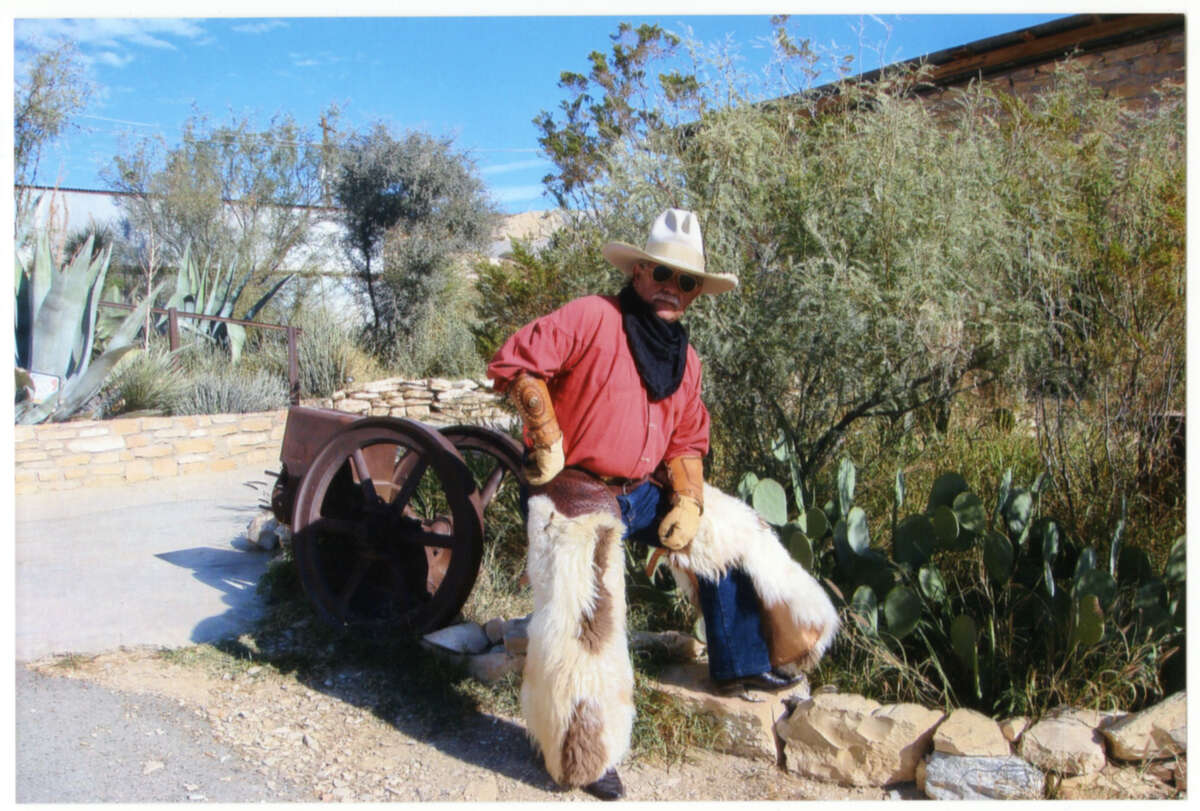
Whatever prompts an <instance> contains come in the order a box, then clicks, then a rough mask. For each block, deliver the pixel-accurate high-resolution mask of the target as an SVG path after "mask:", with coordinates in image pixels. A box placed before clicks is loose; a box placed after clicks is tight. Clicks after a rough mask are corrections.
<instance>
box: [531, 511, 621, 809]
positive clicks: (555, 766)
mask: <svg viewBox="0 0 1200 811" xmlns="http://www.w3.org/2000/svg"><path fill="white" fill-rule="evenodd" d="M613 506H614V507H615V502H613ZM623 531H624V526H623V525H622V523H621V520H620V518H618V517H617V516H616V515H614V514H612V513H611V512H610V511H608V510H601V511H599V512H588V513H585V514H582V515H578V516H576V517H568V516H567V515H564V514H563V513H562V512H560V511H559V510H558V509H557V508H556V507H555V505H554V502H553V501H552V500H551V499H550V498H549V497H548V496H546V495H535V496H533V497H532V498H530V499H529V517H528V533H529V561H528V573H529V582H530V585H531V586H532V589H533V616H532V618H531V620H530V622H529V649H528V652H527V653H526V658H525V672H524V678H523V680H522V684H521V712H522V714H523V715H524V717H525V724H526V727H527V729H528V731H529V735H530V737H532V738H533V740H534V742H535V743H536V745H537V748H538V749H540V750H541V752H542V755H543V757H544V758H545V762H546V770H547V771H548V772H549V773H550V776H551V777H553V778H554V780H555V781H556V782H558V783H559V784H560V785H564V786H583V785H587V784H588V783H591V782H593V781H595V780H598V779H599V778H601V777H602V776H603V775H604V773H605V772H606V771H608V769H609V768H612V767H615V766H616V765H617V763H619V762H620V761H621V759H622V758H624V757H625V755H626V754H627V753H628V751H629V744H630V737H631V735H632V732H633V667H632V665H631V664H630V661H629V647H628V643H627V641H626V631H625V554H624V551H623V549H622V545H621V535H622V534H623Z"/></svg>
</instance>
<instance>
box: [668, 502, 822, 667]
mask: <svg viewBox="0 0 1200 811" xmlns="http://www.w3.org/2000/svg"><path fill="white" fill-rule="evenodd" d="M667 561H668V564H669V565H670V568H671V574H672V575H674V577H675V582H676V583H677V584H678V585H679V587H680V588H681V589H682V590H683V592H684V593H685V594H687V595H688V597H689V598H690V599H691V601H692V603H693V604H694V605H696V606H697V607H698V606H699V604H700V602H699V595H698V594H697V593H696V583H695V582H694V580H693V579H692V577H691V575H698V576H700V577H704V578H706V579H708V580H718V579H720V577H721V576H722V575H723V574H724V573H725V572H727V571H728V570H729V569H731V568H735V567H736V568H740V569H741V570H742V571H743V572H745V573H746V574H747V575H749V577H750V580H751V582H752V583H753V584H754V590H755V591H756V592H757V593H758V598H759V601H760V602H761V603H762V607H763V612H762V629H763V636H764V637H765V638H766V641H767V647H768V648H769V650H770V654H771V665H772V667H775V668H778V669H780V670H782V671H784V672H792V673H794V672H796V671H797V670H807V669H808V668H810V667H812V666H814V665H815V664H816V663H817V662H818V661H820V659H821V657H822V656H823V655H824V654H825V651H826V650H827V649H828V648H829V645H830V643H831V642H832V641H833V637H834V635H835V634H836V633H837V629H838V614H837V609H836V608H834V606H833V602H832V601H831V600H830V599H829V595H828V594H826V593H825V589H823V588H822V587H821V584H820V583H818V582H817V581H816V580H815V579H814V578H813V576H812V575H810V574H809V573H808V571H807V570H805V568H804V567H803V566H801V565H800V564H799V563H797V562H796V561H795V560H793V559H792V556H791V555H789V554H788V551H787V549H785V548H784V546H783V544H782V543H780V541H779V537H778V536H777V535H776V534H775V531H774V530H772V529H771V527H770V526H769V525H768V524H767V523H766V522H765V521H763V520H762V518H760V517H759V515H758V513H757V512H755V511H754V508H753V507H751V506H749V505H748V504H746V503H745V502H743V501H741V500H739V499H737V498H734V497H733V496H730V495H726V494H725V493H722V492H721V491H720V490H718V489H716V488H715V487H712V486H711V485H707V484H706V485H705V486H704V514H703V515H702V516H701V517H700V528H699V530H698V531H697V533H696V538H695V539H694V540H693V541H692V543H691V545H690V546H688V547H687V548H686V549H684V550H683V551H682V552H672V553H671V554H670V555H668V557H667Z"/></svg>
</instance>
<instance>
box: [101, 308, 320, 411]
mask: <svg viewBox="0 0 1200 811" xmlns="http://www.w3.org/2000/svg"><path fill="white" fill-rule="evenodd" d="M100 306H101V307H115V308H116V309H118V310H133V309H135V308H136V305H134V304H122V303H120V302H116V301H102V302H100ZM150 312H151V313H154V314H155V315H165V316H166V317H167V341H168V343H169V345H170V347H171V351H172V352H174V351H175V350H176V349H178V348H179V319H180V318H196V319H199V320H201V321H218V322H220V323H222V324H238V325H240V326H243V327H258V328H259V329H270V330H277V331H278V330H282V331H284V332H286V333H287V342H288V397H289V398H290V400H291V404H292V405H300V356H299V354H297V351H296V345H297V342H298V341H299V338H300V333H301V332H303V330H301V329H300V327H292V326H287V325H285V324H264V323H262V322H260V321H246V320H245V319H241V318H225V317H224V316H219V315H205V314H204V313H189V312H187V311H186V310H178V309H176V308H174V307H168V308H165V309H164V308H162V307H152V308H150Z"/></svg>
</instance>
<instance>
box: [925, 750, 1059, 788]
mask: <svg viewBox="0 0 1200 811" xmlns="http://www.w3.org/2000/svg"><path fill="white" fill-rule="evenodd" d="M917 784H918V785H919V786H921V789H922V791H924V792H925V796H927V797H929V798H930V799H931V800H1040V799H1043V798H1044V796H1045V792H1046V777H1045V775H1043V774H1042V773H1041V772H1040V771H1039V770H1038V769H1036V768H1034V767H1033V766H1031V765H1030V764H1029V763H1026V762H1025V761H1024V760H1022V759H1021V758H1019V757H1016V756H1015V755H1005V756H1003V757H964V756H962V755H951V754H946V753H944V752H933V753H931V754H930V755H929V757H928V758H927V759H926V760H925V761H923V762H922V763H921V765H920V766H919V767H918V779H917Z"/></svg>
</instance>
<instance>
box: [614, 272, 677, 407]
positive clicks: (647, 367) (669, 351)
mask: <svg viewBox="0 0 1200 811" xmlns="http://www.w3.org/2000/svg"><path fill="white" fill-rule="evenodd" d="M617 301H618V302H619V303H620V305H621V319H622V321H623V322H624V324H625V337H626V338H628V339H629V350H630V351H631V352H632V353H633V362H634V364H635V365H636V366H637V370H638V375H639V376H641V378H642V383H643V384H644V385H645V386H646V391H647V392H649V393H650V402H657V401H659V400H663V399H665V398H667V397H670V396H671V395H672V394H674V393H675V390H676V389H678V388H679V384H680V383H682V382H683V370H684V367H686V366H687V346H688V334H687V330H686V329H685V328H684V326H683V325H682V324H680V323H679V322H678V321H676V322H674V323H670V322H667V321H663V320H662V319H661V318H659V317H658V316H657V315H655V313H654V308H653V307H651V306H650V305H649V304H647V303H646V302H645V301H643V300H642V297H641V296H639V295H638V294H637V292H636V291H634V289H633V286H632V285H626V286H625V287H624V288H622V289H621V292H620V294H618V296H617Z"/></svg>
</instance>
